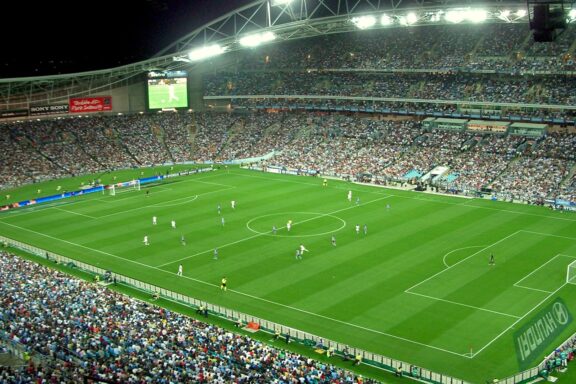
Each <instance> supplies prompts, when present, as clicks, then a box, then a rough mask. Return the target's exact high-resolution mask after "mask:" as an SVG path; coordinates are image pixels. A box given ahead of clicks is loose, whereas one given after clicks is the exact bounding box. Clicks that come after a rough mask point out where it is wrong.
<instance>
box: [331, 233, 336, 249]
mask: <svg viewBox="0 0 576 384" xmlns="http://www.w3.org/2000/svg"><path fill="white" fill-rule="evenodd" d="M331 241H332V246H333V247H335V246H336V236H334V235H332V239H331Z"/></svg>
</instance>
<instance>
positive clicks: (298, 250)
mask: <svg viewBox="0 0 576 384" xmlns="http://www.w3.org/2000/svg"><path fill="white" fill-rule="evenodd" d="M300 259H302V252H300V248H297V249H296V260H300Z"/></svg>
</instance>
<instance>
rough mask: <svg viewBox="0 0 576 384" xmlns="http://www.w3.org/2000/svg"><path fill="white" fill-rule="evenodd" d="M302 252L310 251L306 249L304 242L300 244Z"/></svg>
mask: <svg viewBox="0 0 576 384" xmlns="http://www.w3.org/2000/svg"><path fill="white" fill-rule="evenodd" d="M304 252H310V251H309V250H307V249H306V247H305V246H304V244H300V254H301V255H303V254H304Z"/></svg>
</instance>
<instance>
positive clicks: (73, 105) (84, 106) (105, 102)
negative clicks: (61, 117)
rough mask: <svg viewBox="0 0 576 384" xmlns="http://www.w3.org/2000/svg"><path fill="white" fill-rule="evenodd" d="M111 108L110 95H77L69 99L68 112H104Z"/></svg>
mask: <svg viewBox="0 0 576 384" xmlns="http://www.w3.org/2000/svg"><path fill="white" fill-rule="evenodd" d="M111 110H112V96H98V97H78V98H71V99H70V113H90V112H104V111H111Z"/></svg>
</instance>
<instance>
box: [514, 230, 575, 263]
mask: <svg viewBox="0 0 576 384" xmlns="http://www.w3.org/2000/svg"><path fill="white" fill-rule="evenodd" d="M520 232H526V233H532V234H534V235H542V236H550V237H558V238H560V239H568V240H576V237H568V236H561V235H553V234H551V233H544V232H534V231H526V230H520ZM564 256H566V255H564ZM568 257H571V256H568Z"/></svg>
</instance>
